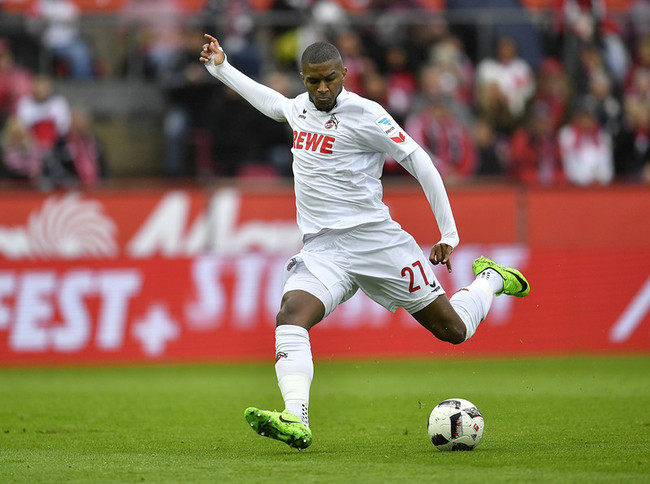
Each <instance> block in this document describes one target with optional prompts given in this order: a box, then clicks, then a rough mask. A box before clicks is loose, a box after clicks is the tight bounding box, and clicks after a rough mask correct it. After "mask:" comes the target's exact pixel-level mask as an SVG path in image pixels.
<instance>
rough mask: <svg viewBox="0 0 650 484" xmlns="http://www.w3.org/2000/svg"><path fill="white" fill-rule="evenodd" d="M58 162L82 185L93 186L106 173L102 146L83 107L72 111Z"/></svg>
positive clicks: (104, 154) (104, 153) (106, 166)
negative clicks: (70, 122)
mask: <svg viewBox="0 0 650 484" xmlns="http://www.w3.org/2000/svg"><path fill="white" fill-rule="evenodd" d="M60 163H61V165H62V166H63V167H65V168H66V171H67V172H68V173H69V174H70V178H77V179H78V180H79V182H80V183H81V185H82V186H84V187H93V186H95V185H97V183H98V182H99V180H100V179H102V178H105V177H106V176H107V175H108V164H107V161H106V152H105V150H104V146H103V144H102V142H101V140H100V139H99V138H98V137H97V135H96V134H95V131H94V129H93V124H92V118H91V116H90V114H89V113H88V112H87V111H85V110H83V109H80V108H76V109H73V111H72V124H71V126H70V131H69V132H68V135H67V136H66V138H65V150H64V151H63V152H62V159H61V160H60Z"/></svg>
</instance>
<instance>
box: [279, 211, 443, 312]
mask: <svg viewBox="0 0 650 484" xmlns="http://www.w3.org/2000/svg"><path fill="white" fill-rule="evenodd" d="M357 289H361V290H362V291H363V292H364V293H366V294H367V295H368V296H369V297H370V298H371V299H372V300H373V301H375V302H377V303H379V304H381V305H382V306H383V307H385V308H386V309H388V310H389V311H392V312H395V311H396V310H397V308H400V307H402V308H404V309H405V310H406V311H408V312H409V313H415V312H417V311H419V310H421V309H423V308H424V307H426V306H427V305H429V304H430V303H431V302H433V301H434V300H435V299H436V298H437V297H438V296H440V295H442V294H445V291H444V290H443V289H442V286H441V285H440V283H439V282H438V280H437V279H436V276H435V275H434V274H433V270H432V268H431V263H430V262H429V259H428V257H427V256H425V255H424V253H423V252H422V249H420V246H419V245H418V244H417V242H416V241H415V239H413V237H412V236H411V235H410V234H409V233H407V232H405V231H404V230H402V228H401V227H400V225H399V224H398V223H397V222H394V221H393V220H386V221H383V222H377V223H371V224H365V225H361V226H359V227H355V228H353V229H349V230H330V231H327V232H326V233H324V234H319V235H317V236H314V237H311V238H308V239H307V240H306V241H305V246H304V247H303V249H302V250H301V251H300V253H299V254H297V255H296V256H294V257H292V258H291V259H290V260H289V261H288V263H287V266H286V270H285V272H284V290H283V292H284V293H286V292H289V291H294V290H302V291H306V292H308V293H310V294H312V295H313V296H315V297H317V298H318V299H320V300H321V301H322V303H323V304H324V305H325V316H327V315H329V314H330V313H331V312H332V311H334V309H335V308H336V307H337V306H338V305H339V304H341V303H342V302H344V301H346V300H348V299H349V298H351V297H352V296H353V295H354V293H356V292H357Z"/></svg>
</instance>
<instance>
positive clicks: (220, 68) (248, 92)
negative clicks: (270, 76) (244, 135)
mask: <svg viewBox="0 0 650 484" xmlns="http://www.w3.org/2000/svg"><path fill="white" fill-rule="evenodd" d="M205 38H206V39H207V41H208V42H207V43H206V44H204V45H203V49H202V50H201V56H200V57H199V60H200V61H201V62H202V63H203V65H205V67H206V69H207V70H208V72H209V73H210V75H212V76H213V77H216V78H217V79H219V80H220V81H221V82H223V83H224V84H225V85H226V86H228V87H229V88H230V89H232V90H233V91H235V92H237V93H238V94H239V95H240V96H241V97H243V98H244V99H246V101H248V102H249V103H250V104H251V105H252V106H253V107H254V108H255V109H257V110H258V111H260V112H261V113H262V114H265V115H266V116H268V117H269V118H271V119H275V120H276V121H286V118H285V115H284V110H283V107H284V105H285V103H286V101H287V98H286V97H284V96H283V95H282V94H280V93H279V92H277V91H275V90H273V89H271V88H270V87H267V86H264V85H262V84H260V83H258V82H255V81H254V80H253V79H251V78H250V77H248V76H246V75H245V74H244V73H242V72H240V71H239V70H237V69H235V68H234V67H233V66H232V65H230V63H229V62H228V59H227V58H226V54H225V53H224V51H223V49H222V48H221V46H220V45H219V41H218V40H217V39H215V38H214V37H212V36H211V35H209V34H205Z"/></svg>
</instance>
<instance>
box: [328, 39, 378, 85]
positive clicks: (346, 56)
mask: <svg viewBox="0 0 650 484" xmlns="http://www.w3.org/2000/svg"><path fill="white" fill-rule="evenodd" d="M334 44H335V45H336V47H337V48H338V49H339V52H341V58H342V59H343V64H344V65H345V66H346V67H347V69H348V75H347V76H345V88H346V89H347V90H348V91H350V92H354V93H356V94H358V95H359V96H365V95H366V92H365V90H364V89H365V88H364V79H363V76H364V74H365V73H366V70H367V69H366V66H367V64H368V63H369V62H370V61H369V59H368V58H367V57H366V56H364V54H363V45H362V41H361V36H360V35H359V33H358V32H357V31H355V30H349V29H346V30H343V31H342V32H340V33H338V34H337V35H336V38H335V41H334Z"/></svg>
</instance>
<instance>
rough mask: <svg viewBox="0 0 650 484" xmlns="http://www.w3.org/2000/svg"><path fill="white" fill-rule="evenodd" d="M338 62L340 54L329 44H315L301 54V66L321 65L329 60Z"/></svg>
mask: <svg viewBox="0 0 650 484" xmlns="http://www.w3.org/2000/svg"><path fill="white" fill-rule="evenodd" d="M337 59H338V60H340V59H341V53H340V52H339V50H338V49H337V48H336V47H335V46H334V45H332V44H330V43H329V42H315V43H313V44H311V45H310V46H308V47H307V48H306V49H305V51H304V52H303V53H302V58H301V60H300V63H301V64H322V63H323V62H329V61H331V60H337Z"/></svg>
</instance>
